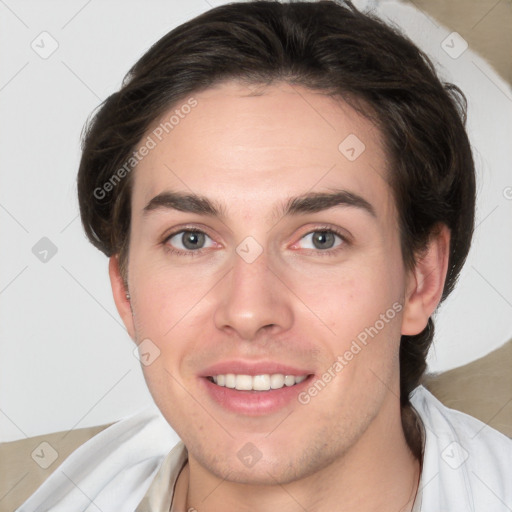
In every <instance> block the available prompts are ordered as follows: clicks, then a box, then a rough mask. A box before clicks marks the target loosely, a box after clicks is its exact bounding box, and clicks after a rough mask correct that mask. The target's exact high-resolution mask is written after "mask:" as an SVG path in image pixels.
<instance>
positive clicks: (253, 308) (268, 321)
mask: <svg viewBox="0 0 512 512" xmlns="http://www.w3.org/2000/svg"><path fill="white" fill-rule="evenodd" d="M254 251H255V248H254V247H251V242H250V241H249V242H248V245H246V244H244V242H242V243H241V244H240V245H239V246H238V247H237V251H236V254H234V255H233V266H232V270H231V272H230V273H229V275H228V276H226V277H227V279H226V280H225V282H224V285H223V287H222V289H221V290H219V292H220V294H221V296H220V297H219V301H218V306H217V308H216V311H215V322H216V325H217V328H219V329H224V330H234V331H236V332H237V333H238V335H239V337H240V338H243V339H247V340H252V339H254V338H255V337H256V336H257V335H258V333H259V332H260V330H263V329H262V328H267V329H269V328H270V327H272V329H273V330H279V329H288V328H289V327H290V325H291V323H292V319H293V318H292V311H291V304H290V302H289V300H288V298H287V296H286V293H285V291H284V290H283V285H282V283H280V280H279V279H278V278H277V277H276V275H275V274H274V272H273V271H272V270H270V268H269V266H270V261H269V258H268V255H267V253H266V252H265V251H263V250H262V248H261V249H260V250H259V251H258V254H256V253H255V252H254ZM251 253H252V254H251ZM249 256H250V257H249Z"/></svg>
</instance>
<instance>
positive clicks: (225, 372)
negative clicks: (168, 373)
mask: <svg viewBox="0 0 512 512" xmlns="http://www.w3.org/2000/svg"><path fill="white" fill-rule="evenodd" d="M199 377H200V378H199V385H200V386H201V387H202V389H203V390H204V391H205V392H206V396H208V397H209V399H210V400H211V401H212V404H215V406H216V407H220V409H221V410H223V411H224V412H227V413H235V414H236V415H237V417H238V418H239V417H240V416H239V415H244V416H253V417H254V416H264V415H269V414H273V413H278V412H279V411H281V410H283V409H288V410H290V409H291V408H295V407H302V405H301V404H300V402H299V401H298V395H299V393H300V392H301V391H303V390H304V389H305V388H306V387H307V386H309V385H310V384H311V382H312V381H313V380H314V373H312V372H311V371H310V370H309V369H308V370H306V369H305V368H298V367H293V366H289V365H286V364H280V363H277V362H271V361H259V362H254V361H240V360H231V361H225V362H222V363H218V364H215V365H213V366H211V367H209V368H206V369H205V370H203V373H202V375H199Z"/></svg>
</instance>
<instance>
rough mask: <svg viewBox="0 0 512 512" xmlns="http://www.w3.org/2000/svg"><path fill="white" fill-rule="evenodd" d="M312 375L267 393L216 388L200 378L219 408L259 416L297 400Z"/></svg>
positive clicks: (208, 381)
mask: <svg viewBox="0 0 512 512" xmlns="http://www.w3.org/2000/svg"><path fill="white" fill-rule="evenodd" d="M312 378H313V375H309V376H308V377H307V378H306V379H304V380H303V381H302V382H300V383H299V384H295V385H293V386H284V387H282V388H280V389H270V390H268V391H237V390H236V389H231V388H227V387H224V386H217V384H215V383H213V382H211V381H210V380H209V379H207V378H205V377H201V378H200V380H201V381H202V383H203V385H204V386H205V387H206V390H207V392H208V393H209V395H210V397H211V398H212V399H213V400H214V401H215V402H216V403H217V404H219V405H220V406H221V407H223V408H224V409H227V410H228V411H231V412H235V413H237V414H245V415H248V416H259V415H263V414H271V413H273V412H276V411H279V410H280V409H282V408H283V407H286V406H287V405H289V404H290V403H291V402H293V401H295V402H296V403H299V402H298V400H297V395H298V394H299V393H300V392H301V391H303V390H304V389H305V388H306V387H307V386H308V385H309V383H310V381H311V379H312Z"/></svg>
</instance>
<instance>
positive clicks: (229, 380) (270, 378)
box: [207, 373, 308, 391]
mask: <svg viewBox="0 0 512 512" xmlns="http://www.w3.org/2000/svg"><path fill="white" fill-rule="evenodd" d="M307 377H308V375H284V374H282V373H273V374H268V373H267V374H261V375H244V374H234V373H226V374H220V375H213V376H210V377H207V379H208V380H209V381H210V382H213V383H214V384H217V386H221V387H225V388H229V389H236V390H237V391H271V390H275V389H281V388H284V387H291V386H295V385H296V384H300V383H301V382H303V381H304V380H305V379H307Z"/></svg>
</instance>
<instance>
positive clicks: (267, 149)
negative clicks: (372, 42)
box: [132, 82, 390, 211]
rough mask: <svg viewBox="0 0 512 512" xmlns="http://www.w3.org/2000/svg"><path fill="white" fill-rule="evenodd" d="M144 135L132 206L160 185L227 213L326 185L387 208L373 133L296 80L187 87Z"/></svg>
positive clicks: (337, 103) (341, 105)
mask: <svg viewBox="0 0 512 512" xmlns="http://www.w3.org/2000/svg"><path fill="white" fill-rule="evenodd" d="M190 105H193V106H192V107H190ZM150 140H151V143H150V144H151V146H153V147H152V149H151V150H150V151H148V152H147V155H146V156H145V157H144V158H143V159H142V160H141V161H140V162H139V164H138V165H137V167H136V169H135V171H134V180H135V182H134V188H133V191H134V192H133V198H132V199H133V207H134V211H140V210H142V209H143V208H144V206H145V205H146V204H147V203H148V201H150V200H151V198H152V197H154V196H155V195H157V194H159V193H161V192H163V191H166V190H172V191H180V192H185V193H186V192H191V191H193V192H194V193H196V194H200V195H204V196H210V197H215V198H216V199H218V202H219V203H221V204H225V205H228V206H229V205H230V206H231V207H232V208H233V209H235V210H237V211H240V209H241V208H244V207H246V206H247V205H248V204H249V203H250V204H254V202H255V201H256V202H257V203H258V204H259V207H260V209H262V208H266V207H267V206H268V207H269V208H270V206H271V205H272V204H273V203H275V202H278V201H279V200H280V199H282V198H283V197H292V196H296V195H300V194H304V193H306V192H311V191H313V192H323V191H326V190H329V189H332V188H336V189H340V188H343V189H346V190H348V191H350V192H353V193H356V194H358V195H363V197H365V199H367V200H368V201H369V202H371V203H377V205H376V209H377V210H378V209H379V205H380V208H381V209H387V208H388V207H389V204H388V203H389V197H388V196H389V192H390V191H389V187H388V185H387V182H386V179H385V176H386V162H387V159H386V155H385V153H384V150H383V144H382V141H381V133H380V131H379V130H378V129H377V128H376V127H375V126H374V125H373V124H372V123H371V122H370V121H369V120H368V119H366V118H364V117H363V116H361V115H360V114H358V113H357V112H356V111H355V110H353V109H352V108H351V107H350V106H349V105H348V104H346V103H345V102H344V101H342V100H341V99H339V98H336V99H335V98H332V97H328V96H326V95H324V94H321V93H319V92H315V91H311V90H309V89H306V88H303V87H299V86H296V85H293V86H292V85H290V84H286V83H280V84H276V85H272V86H265V87H263V86H259V87H258V86H254V85H253V86H248V85H242V84H240V83H236V82H228V83H223V84H221V85H219V86H216V87H214V88H211V89H207V90H205V91H202V92H200V93H198V94H192V95H191V96H190V97H188V98H186V99H184V100H183V101H182V102H181V103H178V104H176V105H173V107H172V108H170V109H169V110H168V111H167V112H166V113H165V114H164V115H163V116H162V117H161V118H160V119H158V120H156V121H155V123H154V124H153V125H152V127H151V128H150V129H149V130H148V132H147V133H146V135H145V137H143V139H142V143H143V144H148V141H150ZM248 202H249V203H248Z"/></svg>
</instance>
